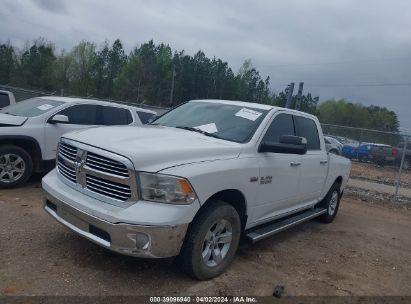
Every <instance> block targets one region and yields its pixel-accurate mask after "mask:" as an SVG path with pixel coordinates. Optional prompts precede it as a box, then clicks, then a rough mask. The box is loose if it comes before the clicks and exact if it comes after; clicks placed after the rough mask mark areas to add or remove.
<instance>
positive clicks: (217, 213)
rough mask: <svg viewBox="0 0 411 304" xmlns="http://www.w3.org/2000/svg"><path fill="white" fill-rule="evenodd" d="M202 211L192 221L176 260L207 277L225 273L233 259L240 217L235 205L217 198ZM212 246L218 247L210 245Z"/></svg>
mask: <svg viewBox="0 0 411 304" xmlns="http://www.w3.org/2000/svg"><path fill="white" fill-rule="evenodd" d="M200 212H201V213H200V214H198V215H197V216H196V218H195V219H194V221H193V222H192V223H191V224H190V228H189V230H188V232H187V236H186V239H185V242H184V244H183V247H182V249H181V252H180V255H179V256H178V257H177V259H176V262H177V265H178V266H179V267H180V269H182V270H183V271H184V272H186V273H187V274H188V275H190V276H191V277H193V278H195V279H197V280H208V279H211V278H214V277H217V276H219V275H220V274H222V273H223V272H224V271H225V269H226V268H227V267H228V265H229V264H230V263H231V261H232V260H233V258H234V255H235V253H236V251H237V248H238V243H239V241H240V236H241V220H240V216H239V215H238V212H237V210H235V209H234V207H233V206H231V205H230V204H227V203H225V202H222V201H217V200H214V201H210V202H209V203H208V205H207V206H206V207H205V209H204V210H202V211H200ZM223 226H224V227H223ZM221 228H222V229H221ZM219 230H220V231H219ZM230 232H231V240H230V241H229V239H230V237H229V233H230ZM218 235H219V236H220V237H218ZM223 236H225V238H223ZM219 241H226V243H220V242H219ZM213 246H215V247H214V248H215V249H210V248H212V247H213ZM203 255H204V256H205V257H203ZM218 257H220V258H221V260H220V259H219V258H218Z"/></svg>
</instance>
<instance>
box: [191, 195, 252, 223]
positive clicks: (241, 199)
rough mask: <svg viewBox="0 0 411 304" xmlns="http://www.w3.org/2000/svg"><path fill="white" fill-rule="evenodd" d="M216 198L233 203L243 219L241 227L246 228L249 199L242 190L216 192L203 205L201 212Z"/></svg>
mask: <svg viewBox="0 0 411 304" xmlns="http://www.w3.org/2000/svg"><path fill="white" fill-rule="evenodd" d="M214 200H219V201H223V202H226V203H228V204H230V205H232V206H233V207H234V209H236V210H237V212H238V214H239V216H240V219H241V228H242V229H244V227H245V225H246V223H247V200H246V198H245V195H244V194H243V193H242V192H241V191H240V190H238V189H225V190H221V191H218V192H216V193H214V194H213V195H211V196H210V197H209V198H208V199H207V200H206V201H205V203H204V204H203V205H202V206H201V208H200V210H199V212H201V210H202V209H205V208H208V207H209V206H210V204H212V202H213V201H214Z"/></svg>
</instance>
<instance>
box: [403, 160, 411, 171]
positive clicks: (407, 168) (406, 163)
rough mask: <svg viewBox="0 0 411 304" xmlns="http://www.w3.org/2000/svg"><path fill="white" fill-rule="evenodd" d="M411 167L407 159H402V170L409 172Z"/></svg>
mask: <svg viewBox="0 0 411 304" xmlns="http://www.w3.org/2000/svg"><path fill="white" fill-rule="evenodd" d="M410 166H411V161H410V160H409V159H404V165H403V167H402V168H403V169H404V170H409V169H410Z"/></svg>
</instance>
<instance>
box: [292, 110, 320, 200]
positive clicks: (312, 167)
mask: <svg viewBox="0 0 411 304" xmlns="http://www.w3.org/2000/svg"><path fill="white" fill-rule="evenodd" d="M294 125H295V134H296V136H301V137H305V138H306V139H307V153H306V154H304V155H301V179H300V184H299V187H298V192H299V201H300V205H301V206H300V207H302V206H303V205H305V204H306V203H311V202H312V201H314V200H317V199H319V198H320V196H321V195H322V190H323V187H324V184H325V179H326V178H327V173H328V155H327V152H326V151H325V148H324V147H321V141H320V135H319V131H318V126H317V124H316V123H315V121H314V120H313V119H311V118H308V117H304V116H298V115H294Z"/></svg>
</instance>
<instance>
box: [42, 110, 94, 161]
mask: <svg viewBox="0 0 411 304" xmlns="http://www.w3.org/2000/svg"><path fill="white" fill-rule="evenodd" d="M96 107H97V106H96V105H86V104H81V105H73V106H71V107H68V108H65V109H63V110H61V111H60V112H58V113H55V114H54V115H56V114H60V115H66V116H67V117H68V119H69V121H68V123H53V124H52V123H48V122H47V123H46V127H45V131H44V132H45V149H44V156H43V157H44V159H54V158H55V157H56V152H57V144H58V142H59V140H60V137H61V136H62V135H63V134H65V133H68V132H71V131H75V130H79V129H85V128H90V127H93V126H96V125H97V124H98V122H97V110H96ZM54 115H53V116H54Z"/></svg>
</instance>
